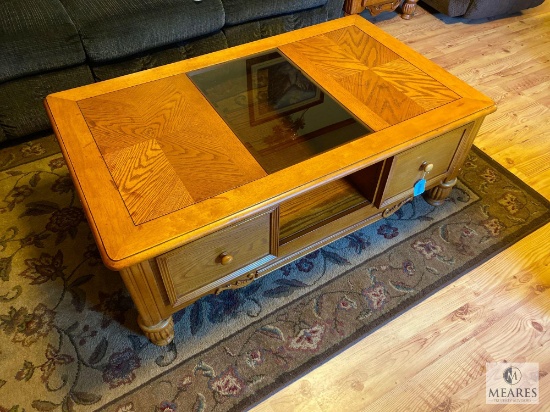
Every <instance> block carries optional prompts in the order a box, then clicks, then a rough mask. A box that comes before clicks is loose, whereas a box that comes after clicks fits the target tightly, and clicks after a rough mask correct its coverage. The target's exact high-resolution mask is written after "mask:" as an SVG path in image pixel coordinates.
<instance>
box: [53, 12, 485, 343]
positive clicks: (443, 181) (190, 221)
mask: <svg viewBox="0 0 550 412" xmlns="http://www.w3.org/2000/svg"><path fill="white" fill-rule="evenodd" d="M46 107H47V110H48V112H49V115H50V120H51V122H52V125H53V128H54V130H55V133H56V135H57V137H58V140H59V143H60V145H61V149H62V151H63V154H64V156H65V159H66V162H67V165H68V167H69V170H70V173H71V176H72V178H73V180H74V183H75V186H76V189H77V191H78V194H79V196H80V199H81V202H82V206H83V208H84V210H85V213H86V216H87V218H88V221H89V224H90V227H91V229H92V231H93V234H94V236H95V240H96V242H97V245H98V247H99V250H100V252H101V256H102V259H103V262H104V263H105V265H106V266H107V267H109V268H111V269H113V270H116V271H119V273H120V275H121V276H122V279H123V280H124V283H125V284H126V286H127V288H128V291H129V293H130V295H131V296H132V299H133V301H134V303H135V305H136V308H137V311H138V314H139V315H138V322H139V325H140V327H141V328H142V330H143V332H144V333H145V335H146V336H147V337H148V338H149V339H150V340H151V341H152V342H153V343H155V344H157V345H165V344H168V343H169V342H170V341H171V340H172V339H173V337H174V331H173V322H172V317H171V315H172V314H173V313H175V312H176V311H178V310H180V309H182V308H184V307H185V306H187V305H189V304H191V303H192V302H194V301H196V300H197V299H200V298H201V297H202V296H204V295H206V294H209V293H223V291H224V290H226V289H232V288H239V287H242V286H245V285H247V284H249V283H250V282H252V281H254V279H256V278H258V277H260V276H263V275H265V274H267V273H269V272H271V271H273V270H275V269H277V268H279V267H281V266H283V265H285V264H287V263H289V262H291V261H293V260H294V259H297V258H299V257H300V256H303V255H305V254H307V253H310V252H311V251H313V250H315V249H317V248H320V247H322V246H323V245H326V244H328V243H329V242H332V241H333V240H335V239H337V238H339V237H342V236H345V235H347V234H349V233H351V232H353V231H355V230H357V229H359V228H360V227H362V226H365V225H368V224H370V223H372V222H374V221H375V220H377V219H380V218H383V217H387V216H389V215H391V214H392V213H393V212H395V211H396V210H397V209H398V208H399V207H401V206H402V205H403V204H404V203H405V202H407V201H409V200H410V199H412V197H413V196H414V195H418V194H420V193H421V192H422V191H423V189H424V188H423V187H422V186H425V190H426V191H425V193H424V196H425V198H426V199H427V200H428V201H429V202H431V203H433V204H435V205H437V204H440V203H442V202H443V201H444V199H445V198H446V196H447V195H448V194H449V192H450V190H451V188H452V186H453V184H454V183H455V181H456V176H457V174H458V172H459V169H460V167H461V165H462V163H463V162H464V160H465V157H466V155H467V153H468V150H469V148H470V146H471V145H472V142H473V140H474V138H475V135H476V133H477V131H478V129H479V127H480V125H481V123H482V121H483V119H484V117H485V116H486V115H487V114H489V113H491V112H492V111H494V110H495V105H494V103H493V102H492V101H491V100H490V99H488V98H487V97H485V96H484V95H483V94H481V93H480V92H478V91H476V90H474V89H473V88H471V87H469V86H468V85H466V84H465V83H464V82H462V81H461V80H459V79H457V78H456V77H454V76H452V75H451V74H449V73H447V72H446V71H445V70H443V69H442V68H440V67H438V66H437V65H435V64H434V63H432V62H430V61H429V60H428V59H426V58H424V57H423V56H421V55H419V54H418V53H416V52H414V51H413V50H411V49H410V48H409V47H407V46H405V45H403V44H402V43H400V42H399V41H397V40H396V39H394V38H392V37H391V36H389V35H388V34H386V33H384V32H383V31H381V30H379V29H378V28H376V27H375V26H373V25H372V24H370V23H368V22H366V21H365V20H364V19H362V18H360V17H357V16H349V17H345V18H342V19H338V20H334V21H330V22H327V23H323V24H320V25H317V26H312V27H308V28H304V29H301V30H297V31H294V32H291V33H286V34H283V35H279V36H274V37H271V38H268V39H264V40H261V41H258V42H254V43H250V44H247V45H243V46H238V47H234V48H230V49H227V50H223V51H220V52H216V53H212V54H208V55H204V56H201V57H198V58H194V59H190V60H185V61H181V62H178V63H174V64H171V65H167V66H162V67H158V68H155V69H152V70H148V71H144V72H140V73H136V74H133V75H129V76H125V77H120V78H117V79H113V80H109V81H104V82H100V83H96V84H92V85H88V86H83V87H79V88H76V89H71V90H68V91H63V92H60V93H55V94H52V95H50V96H48V97H47V99H46Z"/></svg>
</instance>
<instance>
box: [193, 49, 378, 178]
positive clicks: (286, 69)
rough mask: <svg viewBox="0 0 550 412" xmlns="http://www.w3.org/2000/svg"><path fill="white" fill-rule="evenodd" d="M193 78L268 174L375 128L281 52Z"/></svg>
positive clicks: (198, 73) (221, 66)
mask: <svg viewBox="0 0 550 412" xmlns="http://www.w3.org/2000/svg"><path fill="white" fill-rule="evenodd" d="M189 77H190V79H191V80H192V81H193V82H194V83H195V85H196V86H197V87H198V88H199V89H200V91H201V92H202V93H203V94H204V96H205V97H206V98H207V99H208V101H209V102H210V103H211V104H212V106H213V107H214V108H215V109H216V111H217V112H218V114H219V115H220V116H221V117H222V118H223V119H224V120H225V122H226V123H227V124H228V125H229V127H230V128H231V129H232V130H233V132H234V133H235V134H236V135H237V137H238V138H239V139H240V140H241V142H242V143H243V144H244V145H245V146H246V148H247V149H248V150H249V151H250V153H251V154H252V155H253V156H254V157H255V159H256V161H257V162H258V163H259V164H260V165H261V166H262V167H263V168H264V169H265V171H266V172H267V173H273V172H275V171H277V170H281V169H284V168H285V167H288V166H291V165H293V164H296V163H299V162H301V161H303V160H306V159H308V158H310V157H312V156H315V155H317V154H319V153H322V152H324V151H326V150H329V149H332V148H334V147H336V146H339V145H341V144H343V143H346V142H349V141H351V140H354V139H356V138H358V137H361V136H364V135H366V134H369V133H371V132H372V131H371V130H370V129H368V128H367V127H366V126H364V125H363V124H362V123H360V122H358V121H357V120H356V119H355V118H354V117H353V116H352V115H351V114H350V113H349V112H348V111H347V110H346V109H344V108H343V107H342V106H340V104H339V103H338V102H336V101H335V100H334V99H332V97H331V96H330V95H328V94H326V93H325V92H324V91H323V90H321V89H320V88H319V86H317V85H316V84H315V83H313V82H312V81H311V80H310V79H309V78H308V77H306V76H305V75H304V74H303V73H302V71H300V70H299V69H298V68H296V67H295V66H294V65H293V64H292V63H290V62H289V61H288V60H287V59H286V58H285V57H284V56H283V55H281V54H280V53H279V52H273V51H271V52H268V53H264V54H261V55H256V56H253V57H249V58H245V59H238V60H233V61H230V62H227V63H223V64H219V65H216V66H212V67H210V68H207V69H203V70H199V71H196V72H192V73H190V74H189Z"/></svg>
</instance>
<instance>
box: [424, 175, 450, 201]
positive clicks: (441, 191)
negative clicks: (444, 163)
mask: <svg viewBox="0 0 550 412" xmlns="http://www.w3.org/2000/svg"><path fill="white" fill-rule="evenodd" d="M455 184H456V177H455V178H454V179H451V180H449V181H445V182H441V183H440V184H439V185H437V186H436V187H434V188H433V189H430V190H428V191H427V192H426V193H425V194H424V200H426V202H428V203H429V204H430V205H433V206H439V205H441V204H443V202H445V199H446V198H447V196H449V194H450V193H451V190H452V189H453V186H454V185H455Z"/></svg>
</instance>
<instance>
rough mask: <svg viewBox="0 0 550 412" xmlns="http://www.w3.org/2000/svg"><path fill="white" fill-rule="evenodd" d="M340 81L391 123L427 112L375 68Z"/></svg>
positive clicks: (345, 87)
mask: <svg viewBox="0 0 550 412" xmlns="http://www.w3.org/2000/svg"><path fill="white" fill-rule="evenodd" d="M339 83H340V85H341V86H342V87H343V88H344V89H346V90H348V91H349V92H350V93H352V94H353V95H354V96H355V97H357V98H358V99H359V100H361V101H362V102H363V103H364V104H365V105H366V106H367V107H369V108H370V109H371V110H372V111H374V112H375V113H376V114H378V116H380V117H381V118H382V119H384V120H385V121H386V122H388V123H389V124H397V123H400V122H402V121H405V120H407V119H410V118H412V117H415V116H418V115H421V114H423V113H425V112H426V110H425V109H424V108H423V107H421V106H419V105H418V104H417V103H416V102H415V101H414V100H412V99H410V98H409V97H408V96H407V95H405V94H403V93H401V92H400V91H399V90H398V89H396V88H395V87H393V85H392V84H391V83H389V82H387V81H386V80H385V79H384V78H383V77H381V76H379V75H377V74H376V73H375V72H374V71H373V70H366V71H363V72H360V73H357V74H355V75H353V76H349V77H347V78H344V79H340V80H339Z"/></svg>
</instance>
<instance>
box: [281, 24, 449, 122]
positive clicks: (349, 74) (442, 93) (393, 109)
mask: <svg viewBox="0 0 550 412" xmlns="http://www.w3.org/2000/svg"><path fill="white" fill-rule="evenodd" d="M282 50H283V52H285V53H291V54H292V55H294V56H296V55H300V60H298V61H297V63H298V64H299V65H302V64H303V60H304V59H307V60H309V61H310V62H312V63H313V64H314V67H315V68H316V69H317V70H319V71H323V72H324V73H325V74H327V75H329V76H330V77H331V78H332V79H334V80H335V81H337V83H338V84H339V85H340V86H342V87H343V88H344V89H345V90H347V91H349V92H350V93H351V94H352V95H353V96H354V97H356V98H358V99H359V100H360V101H361V102H362V103H364V104H365V105H366V106H367V107H369V108H370V109H371V110H372V111H373V112H375V113H376V114H377V115H378V116H380V117H381V118H382V119H384V120H385V121H386V122H388V123H389V124H392V125H393V124H397V123H400V122H402V121H405V120H407V119H410V118H413V117H415V116H418V115H420V114H423V113H425V112H426V111H427V110H431V109H434V108H437V107H440V106H442V105H444V104H446V103H449V102H452V101H454V100H457V99H459V98H460V96H459V95H458V94H456V93H455V92H453V91H451V90H450V89H449V88H447V87H446V86H444V85H443V84H442V83H440V82H439V81H437V80H435V79H434V78H433V77H432V76H431V75H429V74H427V73H426V72H424V71H422V70H420V69H419V68H417V67H416V66H415V65H413V64H412V63H410V62H407V61H406V60H405V59H403V58H401V57H400V56H399V55H398V54H397V53H395V52H394V51H393V50H391V49H389V48H388V47H387V46H385V45H383V44H381V43H380V42H379V41H377V40H376V39H374V38H373V37H371V36H369V35H368V34H367V33H365V32H363V31H362V30H360V29H359V28H358V27H349V28H345V29H340V30H335V31H332V32H329V33H326V34H324V35H321V36H315V37H311V38H308V39H304V40H302V41H299V42H295V43H292V44H290V45H285V46H283V47H282ZM310 73H311V71H310ZM311 74H312V73H311Z"/></svg>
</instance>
